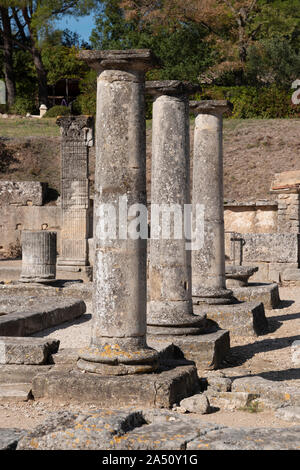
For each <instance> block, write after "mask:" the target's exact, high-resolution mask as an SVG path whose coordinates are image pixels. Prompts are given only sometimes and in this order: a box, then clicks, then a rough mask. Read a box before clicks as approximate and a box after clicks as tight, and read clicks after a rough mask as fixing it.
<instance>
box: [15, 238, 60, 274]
mask: <svg viewBox="0 0 300 470" xmlns="http://www.w3.org/2000/svg"><path fill="white" fill-rule="evenodd" d="M21 244H22V272H21V278H20V281H22V282H43V281H48V280H51V279H55V276H56V232H48V231H46V230H39V231H35V232H31V231H29V230H28V231H27V230H23V231H22V235H21Z"/></svg>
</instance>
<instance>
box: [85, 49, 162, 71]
mask: <svg viewBox="0 0 300 470" xmlns="http://www.w3.org/2000/svg"><path fill="white" fill-rule="evenodd" d="M78 58H79V59H80V60H83V61H85V62H86V63H87V64H88V65H89V66H90V67H92V68H93V69H95V70H96V71H97V72H98V73H100V72H103V71H104V70H136V71H140V72H147V70H150V69H151V68H153V67H154V66H155V65H157V64H158V59H157V58H156V57H155V55H154V54H153V52H152V51H151V50H150V49H128V50H104V51H103V50H97V51H90V50H84V51H80V52H79V54H78Z"/></svg>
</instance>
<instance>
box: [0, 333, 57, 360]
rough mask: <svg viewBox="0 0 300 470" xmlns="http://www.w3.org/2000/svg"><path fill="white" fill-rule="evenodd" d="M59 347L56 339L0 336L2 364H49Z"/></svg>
mask: <svg viewBox="0 0 300 470" xmlns="http://www.w3.org/2000/svg"><path fill="white" fill-rule="evenodd" d="M58 348H59V341H58V340H54V339H52V340H44V339H41V338H26V337H21V338H18V337H12V338H11V337H5V336H0V364H31V365H33V364H47V362H48V361H49V360H50V359H51V355H52V354H54V353H56V352H57V351H58Z"/></svg>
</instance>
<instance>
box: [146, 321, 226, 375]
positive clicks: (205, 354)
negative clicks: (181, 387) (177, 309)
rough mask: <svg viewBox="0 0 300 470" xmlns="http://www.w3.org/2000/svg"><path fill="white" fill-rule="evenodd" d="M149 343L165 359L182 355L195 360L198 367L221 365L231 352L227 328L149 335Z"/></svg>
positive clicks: (172, 358) (217, 366)
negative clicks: (193, 332) (184, 333)
mask: <svg viewBox="0 0 300 470" xmlns="http://www.w3.org/2000/svg"><path fill="white" fill-rule="evenodd" d="M147 344H148V346H150V347H152V348H154V349H156V351H158V352H159V353H160V358H161V359H163V360H168V359H171V360H174V359H176V356H177V358H178V357H180V356H181V357H184V358H185V359H187V360H189V361H193V362H195V365H196V367H197V368H198V369H203V368H204V369H205V368H215V369H217V368H219V367H221V365H222V363H223V361H224V359H225V357H226V356H227V355H228V354H229V352H230V338H229V333H228V331H226V330H218V331H216V332H214V333H204V334H200V335H190V336H162V335H155V336H154V335H148V336H147Z"/></svg>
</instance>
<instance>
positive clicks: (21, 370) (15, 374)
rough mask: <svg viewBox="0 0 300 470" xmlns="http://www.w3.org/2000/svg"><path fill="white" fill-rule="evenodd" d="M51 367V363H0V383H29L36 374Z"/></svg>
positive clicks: (44, 371)
mask: <svg viewBox="0 0 300 470" xmlns="http://www.w3.org/2000/svg"><path fill="white" fill-rule="evenodd" d="M52 367H53V366H52V365H42V366H32V365H25V364H21V365H17V364H5V365H1V364H0V384H6V383H9V384H14V383H29V382H30V383H31V382H32V380H33V378H34V377H35V376H36V375H37V374H42V373H46V372H48V371H49V370H50V369H51V368H52Z"/></svg>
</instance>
